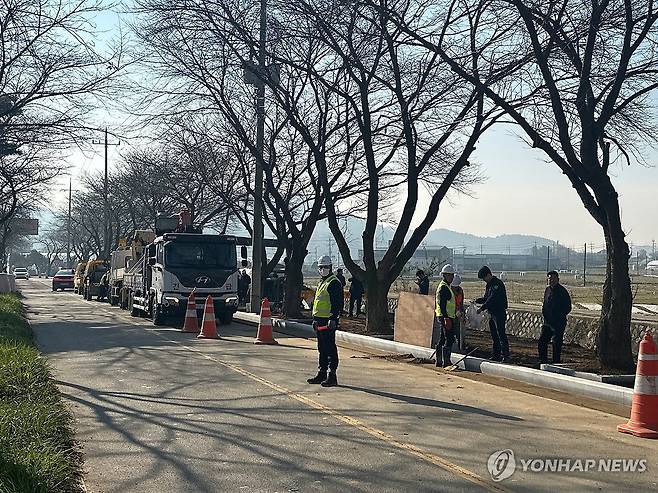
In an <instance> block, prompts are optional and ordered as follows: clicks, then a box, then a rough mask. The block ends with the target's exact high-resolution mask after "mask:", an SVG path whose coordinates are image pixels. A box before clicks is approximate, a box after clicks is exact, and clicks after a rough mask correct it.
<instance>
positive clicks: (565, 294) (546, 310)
mask: <svg viewBox="0 0 658 493" xmlns="http://www.w3.org/2000/svg"><path fill="white" fill-rule="evenodd" d="M546 277H547V282H548V286H546V290H545V291H544V304H543V305H542V307H541V313H542V315H543V316H544V325H543V326H542V329H541V336H540V337H539V343H538V348H539V360H540V362H541V363H548V343H549V342H550V341H551V339H553V363H559V362H560V356H561V354H562V341H563V339H564V330H565V329H566V328H567V315H568V314H569V312H571V296H570V295H569V291H567V290H566V288H565V287H564V286H562V284H560V276H559V274H558V273H557V272H556V271H554V270H552V271H551V272H549V273H548V274H547V275H546Z"/></svg>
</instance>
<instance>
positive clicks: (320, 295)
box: [313, 274, 340, 318]
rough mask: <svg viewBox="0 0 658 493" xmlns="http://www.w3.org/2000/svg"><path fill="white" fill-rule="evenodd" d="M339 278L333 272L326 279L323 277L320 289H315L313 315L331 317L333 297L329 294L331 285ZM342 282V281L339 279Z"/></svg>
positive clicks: (319, 285)
mask: <svg viewBox="0 0 658 493" xmlns="http://www.w3.org/2000/svg"><path fill="white" fill-rule="evenodd" d="M333 281H338V278H337V277H336V276H335V275H334V274H331V275H330V276H329V277H327V278H326V279H321V280H320V284H318V289H317V290H316V291H315V299H314V300H313V316H314V317H317V318H329V317H330V316H331V297H330V296H329V285H330V284H331V283H332V282H333ZM338 282H340V281H338Z"/></svg>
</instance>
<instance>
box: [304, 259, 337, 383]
mask: <svg viewBox="0 0 658 493" xmlns="http://www.w3.org/2000/svg"><path fill="white" fill-rule="evenodd" d="M318 270H319V272H320V276H321V279H320V284H318V288H317V290H316V292H315V300H314V301H313V328H314V329H315V333H316V334H317V339H318V352H319V353H320V354H319V364H318V374H317V375H316V376H315V377H313V378H309V379H307V380H306V381H307V382H308V383H313V384H317V383H319V384H321V385H322V386H323V387H335V386H336V385H338V379H337V378H336V370H337V369H338V347H336V330H337V329H338V319H339V317H340V313H341V311H342V310H343V285H342V284H341V282H340V281H339V280H338V278H337V277H336V276H335V275H334V274H333V273H332V272H331V257H329V256H327V255H325V256H324V257H322V258H321V259H320V260H318Z"/></svg>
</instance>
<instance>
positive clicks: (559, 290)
mask: <svg viewBox="0 0 658 493" xmlns="http://www.w3.org/2000/svg"><path fill="white" fill-rule="evenodd" d="M441 276H442V280H441V282H440V283H439V286H438V287H437V290H436V303H435V315H436V316H435V318H434V324H435V325H434V328H435V332H438V333H439V335H440V337H439V342H438V343H437V345H436V364H437V366H444V367H445V366H449V365H451V364H452V363H451V362H450V352H451V349H452V346H453V344H454V342H455V337H456V335H457V334H458V333H459V330H460V327H459V321H460V319H461V315H462V314H463V310H464V291H463V289H462V287H461V278H460V277H459V275H458V274H456V273H455V269H454V268H453V267H452V266H451V265H450V264H446V265H445V266H443V268H442V269H441ZM416 277H417V281H416V282H417V283H418V289H419V293H420V294H428V292H429V279H428V278H427V276H425V273H424V272H423V271H418V272H417V273H416ZM546 277H547V284H548V285H547V286H546V289H545V291H544V302H543V304H542V316H543V318H544V323H543V325H542V332H541V335H540V337H539V341H538V343H537V349H538V353H539V361H540V364H542V363H548V362H549V359H548V345H549V343H550V342H551V341H552V346H553V354H552V362H553V363H560V361H561V355H562V344H563V340H564V331H565V329H566V327H567V315H568V314H569V313H570V312H571V296H570V295H569V292H568V291H567V290H566V289H565V288H564V286H562V285H561V284H560V276H559V274H558V273H557V272H556V271H554V270H553V271H550V272H548V274H547V275H546ZM478 279H481V280H483V281H484V282H485V283H486V288H485V292H484V296H482V297H481V298H477V299H476V300H475V303H476V304H478V305H480V306H479V308H478V309H477V313H482V312H483V311H485V310H486V311H487V312H488V313H489V331H490V333H491V341H492V353H491V357H490V359H491V360H492V361H500V362H503V363H508V362H509V361H510V350H509V341H508V340H507V333H506V331H505V326H506V322H507V308H508V302H507V290H506V289H505V283H504V282H503V281H502V280H500V279H499V278H498V277H496V276H494V275H493V274H492V272H491V269H490V268H489V267H487V266H486V265H485V266H483V267H482V268H481V269H480V270H479V271H478ZM432 340H433V341H435V340H436V338H435V337H433V339H432Z"/></svg>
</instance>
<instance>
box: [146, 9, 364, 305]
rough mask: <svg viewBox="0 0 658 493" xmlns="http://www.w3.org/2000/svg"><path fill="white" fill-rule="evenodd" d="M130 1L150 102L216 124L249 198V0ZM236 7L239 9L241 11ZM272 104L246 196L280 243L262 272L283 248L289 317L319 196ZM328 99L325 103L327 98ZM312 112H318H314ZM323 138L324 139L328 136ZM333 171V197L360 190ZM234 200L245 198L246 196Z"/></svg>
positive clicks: (303, 152) (252, 149) (306, 162)
mask: <svg viewBox="0 0 658 493" xmlns="http://www.w3.org/2000/svg"><path fill="white" fill-rule="evenodd" d="M137 4H138V6H139V9H138V11H139V14H140V15H141V19H142V20H141V22H140V23H139V25H138V26H137V28H136V29H135V32H136V33H137V34H138V36H139V37H140V40H141V42H142V43H143V45H144V46H145V49H146V53H147V54H148V55H146V57H147V58H148V64H149V66H150V67H151V68H152V69H153V70H156V71H157V73H158V74H160V75H161V81H162V80H166V81H167V82H166V83H165V84H163V83H159V84H158V87H154V88H151V94H152V100H151V101H150V103H151V104H152V107H153V106H155V107H163V106H164V107H165V108H167V110H166V111H164V113H166V114H174V115H177V114H182V113H189V112H191V111H194V112H195V113H197V114H198V113H204V114H205V115H207V116H208V118H209V119H214V124H215V129H214V130H212V129H206V131H207V132H208V133H212V134H213V135H215V136H216V137H217V139H218V140H221V141H222V142H224V143H228V144H229V148H230V149H231V150H232V151H233V155H232V156H231V157H232V158H233V159H234V160H235V164H236V165H237V168H236V169H238V170H239V171H240V173H241V175H242V178H243V183H242V185H243V188H244V190H246V191H247V192H248V193H249V194H250V195H251V196H252V197H253V196H254V195H255V194H254V191H253V179H254V177H253V169H254V166H255V163H256V160H257V159H260V154H259V152H258V149H257V148H256V143H255V140H256V139H255V128H254V125H253V123H254V122H255V110H254V105H253V101H254V94H253V88H250V87H248V86H245V84H244V82H243V80H242V77H243V64H244V63H245V62H246V61H248V60H249V58H250V53H251V51H252V48H253V39H252V36H253V35H255V34H256V33H255V32H252V31H249V32H247V31H246V30H245V29H244V27H245V24H244V23H249V22H250V20H253V16H252V14H253V13H254V10H253V8H252V7H254V6H255V4H254V3H253V2H237V3H233V2H204V1H200V0H199V1H192V2H188V3H186V4H185V6H184V7H182V6H181V8H172V7H171V5H170V4H169V3H168V2H163V1H161V0H140V1H138V2H137ZM239 12H243V13H245V17H244V18H243V17H242V16H241V15H240V14H239ZM233 14H235V16H234V15H233ZM256 37H257V36H256ZM275 44H276V43H275V42H273V46H272V49H275V48H276V46H274V45H275ZM306 79H307V78H306ZM306 83H307V80H301V81H296V80H295V79H294V78H293V77H292V76H289V77H288V76H286V78H285V83H282V84H281V85H280V86H279V87H277V88H276V90H277V91H279V92H287V94H288V97H289V99H294V98H295V97H296V96H294V94H299V90H300V87H302V86H303V85H305V84H306ZM300 84H301V85H300ZM276 103H277V102H274V103H271V104H270V105H269V106H268V111H267V114H268V121H267V134H268V138H267V145H266V153H265V154H266V157H265V159H264V162H263V163H262V165H263V168H264V170H265V193H264V195H263V197H262V198H260V197H254V198H253V199H252V200H262V201H263V205H264V209H265V212H266V214H265V217H264V220H265V223H266V226H267V228H268V229H269V230H270V231H271V232H272V233H273V234H274V235H275V236H276V237H277V239H278V241H279V245H280V246H279V248H278V249H277V252H276V253H275V254H274V255H273V257H272V258H271V259H270V261H269V263H268V264H267V265H266V266H265V268H264V269H263V272H264V274H266V273H267V272H268V271H271V269H272V268H273V267H274V265H275V264H276V263H277V262H278V260H279V259H280V258H281V256H282V254H283V251H284V249H285V252H286V259H287V261H286V288H285V293H286V303H285V310H286V313H287V314H288V315H289V316H296V315H298V313H299V293H300V290H301V286H302V273H301V272H302V265H303V262H304V259H305V257H306V255H307V253H308V252H307V246H308V242H309V241H310V238H311V236H312V234H313V231H314V229H315V225H316V223H317V221H318V220H320V219H321V218H322V217H324V212H323V200H324V198H323V193H322V188H321V183H320V181H319V179H318V176H317V174H318V173H317V169H316V168H315V165H314V162H313V154H312V153H311V152H310V151H309V149H308V147H307V146H306V143H305V141H304V139H302V138H301V135H300V134H299V131H298V129H296V127H295V126H293V125H292V124H291V123H290V118H289V116H288V115H287V114H286V113H285V112H283V111H281V110H280V109H278V108H277V104H276ZM332 103H333V101H329V100H328V101H327V102H326V104H327V105H330V104H332ZM314 117H315V118H317V117H318V113H315V114H314ZM327 122H329V120H326V121H324V122H323V121H322V119H316V120H315V121H313V122H312V121H311V120H310V119H307V120H306V121H305V124H306V125H308V128H312V127H314V128H315V130H314V131H315V132H318V133H325V132H327V133H329V134H331V133H332V130H331V128H330V129H327V128H325V127H324V126H323V125H325V124H327ZM329 124H330V125H332V127H333V128H334V129H336V128H340V126H342V123H341V124H340V125H337V122H336V121H333V122H329ZM307 130H308V129H307ZM334 131H335V130H334ZM324 141H325V143H329V144H330V143H331V142H330V141H329V140H328V139H324ZM335 170H336V173H337V175H334V174H332V175H331V178H330V179H331V180H335V184H336V186H335V189H334V193H335V194H336V195H337V196H343V197H346V196H353V195H354V191H353V190H354V189H356V188H358V187H360V189H361V190H363V187H364V186H365V185H366V184H367V182H365V181H363V180H361V181H358V180H353V181H351V182H350V181H349V180H348V178H350V172H349V170H346V169H345V167H344V166H343V167H342V168H341V166H336V168H335ZM229 176H231V177H232V176H234V175H232V174H229ZM341 177H342V179H341ZM351 177H352V178H353V177H354V175H352V176H351ZM228 182H229V187H226V186H223V185H224V184H225V183H226V182H221V181H220V182H219V186H218V187H217V191H218V193H224V192H223V190H226V189H227V188H232V187H233V186H234V181H233V180H232V179H231V180H228ZM240 203H244V204H245V205H248V204H249V203H250V201H248V200H244V201H240ZM355 203H356V200H355ZM248 216H249V213H248V212H245V213H243V214H240V220H241V222H242V223H243V225H244V226H245V228H246V229H247V230H248V231H250V230H251V226H250V224H249V222H248V221H247V220H246V219H248ZM264 258H265V257H264Z"/></svg>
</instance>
